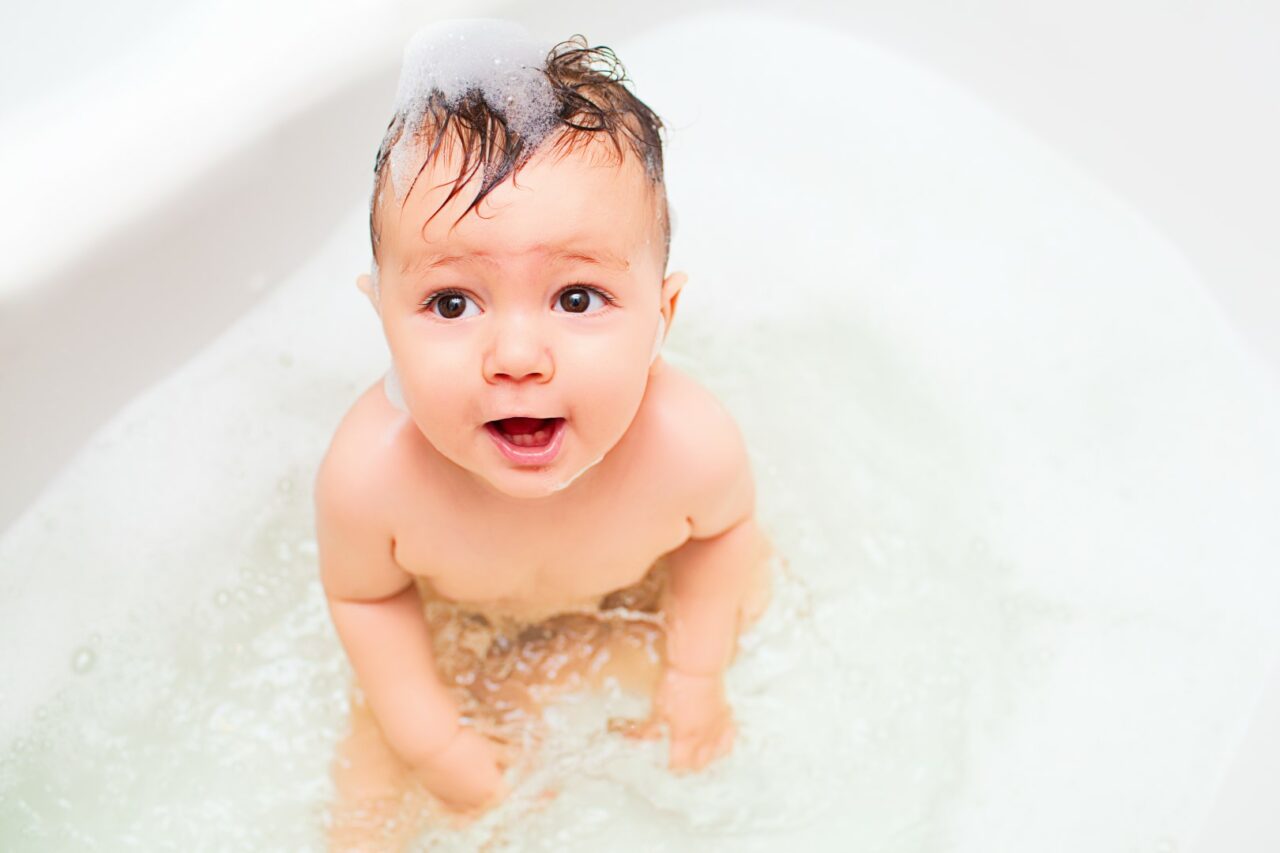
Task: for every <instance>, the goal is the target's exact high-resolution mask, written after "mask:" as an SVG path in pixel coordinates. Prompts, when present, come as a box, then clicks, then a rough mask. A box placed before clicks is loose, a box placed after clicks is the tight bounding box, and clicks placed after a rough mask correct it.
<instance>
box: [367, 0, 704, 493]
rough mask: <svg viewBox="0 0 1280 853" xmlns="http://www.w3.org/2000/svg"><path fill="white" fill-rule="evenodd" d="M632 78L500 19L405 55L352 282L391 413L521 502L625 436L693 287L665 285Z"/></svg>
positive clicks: (661, 194)
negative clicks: (370, 318) (384, 366)
mask: <svg viewBox="0 0 1280 853" xmlns="http://www.w3.org/2000/svg"><path fill="white" fill-rule="evenodd" d="M625 80H626V78H625V71H624V70H623V69H622V66H621V65H620V64H619V63H618V61H617V58H616V57H615V56H614V55H613V53H612V52H611V51H610V50H609V49H608V48H588V47H587V43H586V41H585V40H584V39H582V38H581V37H580V36H578V37H575V39H573V40H570V41H567V42H563V43H561V44H559V45H556V46H555V47H554V48H552V49H551V51H550V53H545V52H544V51H542V50H540V49H538V48H537V47H536V45H533V44H531V43H530V42H529V41H528V39H527V36H525V35H524V33H523V31H522V30H521V29H520V28H519V27H518V26H516V25H514V24H509V23H505V22H495V21H459V22H450V23H449V24H446V25H443V26H437V27H434V28H431V29H430V30H425V31H423V32H421V33H419V34H418V35H417V36H415V38H414V40H413V41H411V42H410V44H409V47H408V48H407V49H406V51H405V67H404V70H403V71H402V75H401V83H400V92H399V95H398V97H397V109H396V115H395V117H394V118H393V119H392V121H391V125H390V127H389V128H388V130H387V135H386V137H385V138H384V140H383V143H382V146H381V148H380V149H379V151H378V157H377V161H376V165H375V173H376V177H375V180H374V191H373V199H372V203H371V210H370V219H369V223H370V234H371V239H372V243H373V255H374V262H373V269H372V274H371V275H362V276H360V279H359V286H360V288H361V290H363V291H364V292H365V293H366V294H367V295H368V296H369V298H370V300H371V301H372V303H373V305H374V308H375V309H376V310H377V312H378V315H379V317H380V319H381V322H382V327H383V332H384V333H385V335H386V338H387V343H388V346H389V348H390V350H391V356H392V363H393V371H392V373H391V374H390V375H389V377H388V378H389V383H388V384H389V385H390V386H391V387H389V388H388V396H389V397H391V398H392V399H393V403H394V404H397V405H400V406H401V407H402V408H404V409H405V410H406V411H407V412H408V413H409V415H410V417H412V419H413V421H414V422H415V423H416V424H417V427H418V429H419V430H420V431H421V432H422V434H423V435H424V436H425V437H426V438H427V440H428V441H430V443H431V444H432V445H433V446H434V447H435V448H436V450H438V451H439V452H440V453H441V454H442V455H443V456H445V457H446V458H448V459H449V460H450V461H452V462H453V463H454V464H455V465H457V466H458V467H459V468H461V469H463V470H465V471H467V472H470V474H472V475H474V477H476V478H477V480H478V481H479V482H481V483H483V484H486V485H487V486H488V487H490V488H491V489H492V490H496V491H497V492H498V493H501V494H504V495H507V496H510V497H515V498H547V497H549V496H552V495H554V494H555V493H557V492H559V491H560V490H562V489H564V488H565V487H567V486H568V485H569V484H570V483H572V482H573V481H574V480H575V479H577V478H578V477H579V476H581V475H582V474H584V473H586V472H587V471H588V469H590V468H591V467H592V466H593V465H594V464H595V463H597V462H599V461H600V460H601V459H602V458H603V457H604V455H605V454H606V453H608V452H609V451H610V450H611V449H612V448H613V447H614V445H616V444H617V443H618V441H619V440H620V439H621V438H622V437H623V435H624V434H625V433H626V431H627V429H628V428H629V427H630V425H631V423H632V420H633V418H634V417H635V414H636V412H637V411H638V409H639V407H640V402H641V400H642V398H643V397H644V393H645V389H646V387H647V384H648V377H649V373H650V371H651V370H652V369H653V366H654V364H655V363H656V360H657V353H658V349H659V347H660V346H661V342H662V339H663V337H664V335H665V330H666V328H667V327H669V325H670V321H671V318H672V314H673V312H674V310H675V305H676V301H677V297H678V295H679V292H680V288H681V286H682V285H683V283H684V280H685V276H684V275H683V274H681V273H675V274H673V275H671V276H665V271H666V265H667V258H668V252H669V247H670V234H671V228H670V218H669V214H668V208H667V200H666V190H665V187H664V185H663V174H662V141H661V139H660V136H659V130H660V129H661V127H662V123H661V121H660V120H659V119H658V117H657V116H656V115H654V113H653V112H652V111H651V110H650V109H649V108H648V107H646V106H645V105H644V104H643V103H642V102H641V101H640V100H638V99H637V98H636V97H635V96H634V95H633V94H632V93H631V92H630V91H629V90H628V89H627V87H626V86H625V85H624V81H625ZM664 276H665V277H664ZM396 397H399V399H395V398H396ZM515 417H525V418H536V419H548V420H547V421H545V422H539V421H510V420H507V419H510V418H515ZM497 421H503V422H502V423H495V422H497ZM534 427H536V428H537V430H536V432H534V433H533V434H531V435H529V436H522V437H515V438H512V436H513V435H514V434H515V433H517V432H520V431H521V430H525V429H530V428H534ZM548 436H549V443H548V444H547V446H546V447H545V448H542V449H540V448H539V447H538V446H537V444H538V442H539V441H540V440H545V439H547V438H548ZM526 445H528V446H526Z"/></svg>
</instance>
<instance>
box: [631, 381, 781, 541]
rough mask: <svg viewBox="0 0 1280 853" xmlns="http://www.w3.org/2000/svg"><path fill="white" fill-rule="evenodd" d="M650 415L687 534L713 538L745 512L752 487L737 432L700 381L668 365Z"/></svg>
mask: <svg viewBox="0 0 1280 853" xmlns="http://www.w3.org/2000/svg"><path fill="white" fill-rule="evenodd" d="M655 378H658V379H659V383H660V384H659V386H658V388H657V389H655V390H656V391H657V393H656V394H655V397H654V400H653V406H652V411H651V413H650V415H651V419H652V424H653V431H654V437H655V439H656V442H657V444H656V446H657V447H658V448H660V453H661V456H662V458H663V459H664V460H666V465H665V467H666V468H667V471H668V472H669V475H670V482H671V483H672V484H673V485H674V484H678V489H679V492H680V494H681V496H682V499H683V500H685V501H686V502H687V503H688V504H689V506H690V509H689V512H688V515H689V518H690V520H691V522H692V523H693V535H694V536H697V537H699V538H701V537H704V536H713V535H715V534H716V533H719V532H720V531H721V530H724V529H726V528H728V527H729V526H731V525H732V524H733V523H734V522H736V521H739V520H741V518H743V517H744V516H745V515H748V514H750V512H751V511H752V509H753V507H754V501H755V488H754V481H753V478H752V476H751V462H750V458H749V454H748V451H747V444H746V441H745V439H744V437H743V435H742V430H741V429H740V428H739V426H738V422H737V421H736V420H735V419H734V417H733V415H732V413H730V411H729V410H728V409H727V408H726V407H725V405H724V404H723V403H722V402H721V401H720V400H719V398H717V397H716V395H715V394H713V393H712V392H711V391H710V390H709V389H708V388H707V387H706V386H704V385H703V384H702V383H701V382H699V381H697V380H696V379H694V378H693V377H692V376H690V375H688V374H687V373H684V372H683V371H681V370H678V369H677V368H674V367H672V366H671V365H669V364H665V365H664V366H663V368H662V370H661V371H660V372H659V373H658V374H657V375H656V376H655Z"/></svg>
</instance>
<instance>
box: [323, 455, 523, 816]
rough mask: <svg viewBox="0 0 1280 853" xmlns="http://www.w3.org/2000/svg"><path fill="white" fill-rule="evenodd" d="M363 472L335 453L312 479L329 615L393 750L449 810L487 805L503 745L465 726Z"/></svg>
mask: <svg viewBox="0 0 1280 853" xmlns="http://www.w3.org/2000/svg"><path fill="white" fill-rule="evenodd" d="M357 470H358V469H352V468H351V467H350V463H349V462H348V463H344V461H343V459H342V457H341V456H339V455H337V454H334V453H333V452H332V451H331V453H330V455H329V456H328V457H326V459H325V461H324V463H323V464H322V465H321V468H320V472H319V474H318V476H317V479H316V491H315V500H316V528H317V538H318V544H319V550H320V574H321V581H322V584H323V586H324V590H325V596H326V598H327V599H328V603H329V613H330V615H331V617H332V619H333V623H334V626H335V628H336V629H337V632H338V636H339V638H340V639H341V641H342V645H343V647H344V648H345V650H346V653H347V657H348V658H349V660H350V661H351V665H352V668H353V669H354V670H355V673H356V678H357V680H358V682H359V683H360V686H361V688H362V689H363V690H364V693H365V696H366V698H367V701H368V704H369V708H370V710H371V711H372V712H373V716H374V717H375V718H376V719H377V721H378V725H379V727H380V728H381V730H382V733H383V736H384V737H385V738H386V741H387V744H388V746H390V747H391V749H392V751H393V752H395V753H396V754H397V755H398V756H399V757H400V758H401V759H402V760H403V761H404V762H405V764H406V765H408V766H409V767H410V768H411V769H412V770H413V771H414V773H415V775H416V776H417V778H418V779H419V780H420V781H422V783H423V784H424V785H425V786H426V787H427V788H428V790H430V791H431V792H432V793H434V794H436V795H437V796H439V797H440V798H441V799H442V800H444V801H445V802H446V803H447V804H449V805H450V806H452V807H454V808H458V809H466V808H470V807H474V806H479V805H482V804H484V803H486V802H488V801H490V800H492V799H493V798H495V797H500V796H501V795H502V792H503V790H504V783H503V780H502V776H501V768H500V767H499V764H500V763H501V759H500V756H499V752H498V749H497V747H496V745H494V744H493V742H492V741H489V740H488V739H487V738H484V737H483V736H482V735H480V734H478V733H477V732H475V731H473V730H471V729H468V728H465V727H462V726H461V725H460V724H459V720H458V709H457V705H456V703H455V701H454V699H453V696H452V695H451V694H450V693H449V691H448V689H447V688H446V687H445V685H444V683H443V682H442V681H441V679H440V676H439V673H438V671H437V669H436V665H435V659H434V655H433V653H432V648H431V636H430V632H429V630H428V628H427V624H426V619H425V617H424V614H423V608H422V602H421V599H420V596H419V594H418V590H417V586H416V584H414V582H413V577H412V576H411V575H410V574H408V573H407V572H405V571H404V570H403V569H402V568H400V566H399V565H398V564H397V563H396V562H395V559H394V558H393V556H392V552H391V548H392V544H393V543H392V539H391V536H390V534H389V533H388V532H386V531H385V529H384V526H383V522H382V521H381V519H380V518H379V517H378V514H377V511H376V507H377V505H378V503H377V497H376V494H374V492H376V490H375V489H371V488H368V487H367V486H362V483H363V482H364V481H365V480H366V479H367V477H365V476H363V475H362V474H361V473H358V472H357Z"/></svg>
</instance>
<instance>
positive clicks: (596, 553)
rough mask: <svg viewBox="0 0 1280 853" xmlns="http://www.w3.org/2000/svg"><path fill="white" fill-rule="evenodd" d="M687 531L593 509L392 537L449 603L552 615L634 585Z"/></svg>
mask: <svg viewBox="0 0 1280 853" xmlns="http://www.w3.org/2000/svg"><path fill="white" fill-rule="evenodd" d="M688 536H689V524H688V522H687V520H686V519H685V518H684V517H683V516H681V515H679V514H678V513H675V512H662V511H661V510H658V509H655V508H654V507H652V506H650V507H645V508H633V509H630V510H623V509H616V508H615V509H614V510H613V511H608V509H607V508H603V507H596V508H591V509H583V510H581V511H579V512H577V513H566V514H564V515H563V516H562V517H558V518H555V519H547V520H544V521H543V523H539V524H528V523H522V522H517V521H513V520H512V519H509V518H507V519H504V518H499V517H494V518H487V519H486V518H483V517H475V516H466V517H463V516H461V515H455V516H453V517H447V516H441V515H439V514H436V515H434V516H432V517H431V518H430V520H429V521H426V522H424V523H423V524H421V525H418V526H416V528H413V529H409V530H406V531H404V532H402V534H401V535H400V536H399V537H398V539H397V543H396V559H397V561H398V562H399V563H400V565H401V566H403V567H404V568H405V570H406V571H409V572H411V573H413V574H415V575H418V576H420V577H423V578H426V579H429V580H430V584H431V587H432V588H433V589H434V590H435V592H436V593H437V594H438V595H440V596H442V597H444V598H447V599H449V600H451V601H456V602H470V603H489V604H493V603H502V604H507V605H510V606H511V608H512V609H515V608H516V607H517V606H529V607H532V608H535V609H539V610H545V611H548V612H550V611H554V610H555V609H556V607H557V606H558V605H564V606H565V607H566V608H568V607H570V606H573V605H582V604H585V603H586V602H590V601H598V600H599V599H600V598H602V597H603V596H605V595H608V594H609V593H611V592H614V591H616V590H619V589H622V588H624V587H627V586H630V585H632V584H634V583H637V582H638V581H640V580H641V579H642V578H644V577H645V575H646V573H647V572H648V571H649V569H650V568H651V567H652V566H653V564H654V563H655V561H657V559H658V558H659V557H661V556H662V555H663V554H665V553H667V552H669V551H671V550H674V549H675V548H677V547H679V546H680V545H681V544H683V543H684V542H685V540H687V539H688Z"/></svg>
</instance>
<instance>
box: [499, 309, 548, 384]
mask: <svg viewBox="0 0 1280 853" xmlns="http://www.w3.org/2000/svg"><path fill="white" fill-rule="evenodd" d="M552 371H553V366H552V360H551V347H550V344H549V342H548V340H547V339H546V337H545V336H544V335H543V334H542V333H541V330H540V329H539V328H538V324H537V323H536V322H532V321H530V320H529V319H528V318H521V317H517V318H513V319H512V320H510V321H508V322H505V323H502V324H501V325H500V326H499V327H498V329H497V330H496V332H495V334H494V336H493V341H492V343H491V344H490V346H489V351H488V352H487V353H486V354H485V359H484V373H485V380H486V381H487V382H490V383H494V382H499V381H501V380H503V379H507V380H512V381H515V382H520V381H522V380H525V379H531V378H532V379H535V380H540V381H543V382H546V381H547V380H549V379H550V378H551V375H552Z"/></svg>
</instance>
